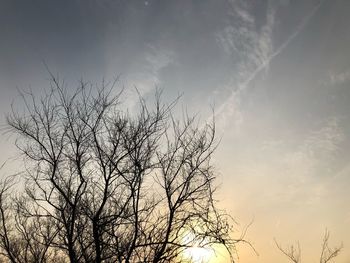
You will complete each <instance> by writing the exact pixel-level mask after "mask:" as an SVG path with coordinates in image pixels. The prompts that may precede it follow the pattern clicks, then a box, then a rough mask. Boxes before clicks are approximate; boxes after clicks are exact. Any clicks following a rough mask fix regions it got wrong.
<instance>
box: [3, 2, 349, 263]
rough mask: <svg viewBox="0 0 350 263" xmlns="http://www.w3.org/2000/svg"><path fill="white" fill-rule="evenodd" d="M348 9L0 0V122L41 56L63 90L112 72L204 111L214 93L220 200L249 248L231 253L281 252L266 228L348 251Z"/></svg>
mask: <svg viewBox="0 0 350 263" xmlns="http://www.w3.org/2000/svg"><path fill="white" fill-rule="evenodd" d="M349 14H350V1H348V0H324V1H319V0H270V1H267V0H266V1H264V0H211V1H209V0H173V1H170V0H158V1H156V0H154V1H153V0H147V1H141V0H139V1H131V0H129V1H126V0H124V1H118V0H99V1H97V0H70V1H64V0H60V1H53V0H52V1H51V0H33V1H25V0H22V1H20V0H0V92H1V93H0V112H1V116H0V118H1V119H0V121H1V123H2V124H3V123H4V122H5V120H4V116H5V114H6V112H8V111H9V110H10V104H11V102H12V101H13V100H16V98H18V92H17V90H16V87H18V88H20V89H22V90H27V89H28V88H31V89H32V90H33V92H34V93H35V94H40V92H42V91H43V90H44V89H45V87H47V86H48V74H47V71H46V69H45V66H44V64H43V61H45V63H46V64H47V65H48V66H49V68H50V70H51V71H53V72H54V73H58V74H59V75H60V77H61V78H62V79H65V80H66V82H67V83H68V84H69V86H71V87H72V88H73V87H75V86H76V84H77V83H78V80H79V79H81V78H84V79H85V80H89V81H91V82H93V83H99V82H100V81H101V80H102V79H103V78H106V79H112V78H113V77H115V76H120V81H119V84H118V85H119V86H125V87H126V93H128V92H129V91H130V93H131V91H132V90H133V87H134V86H136V87H137V88H138V89H139V90H140V92H141V93H142V94H143V95H145V96H147V95H148V94H152V92H153V91H154V89H155V87H157V86H158V87H160V88H163V89H164V96H165V99H166V100H171V99H174V98H175V97H176V96H177V95H178V94H183V96H182V100H181V102H180V106H183V107H186V108H187V110H188V112H190V113H198V114H199V116H200V118H201V119H202V120H204V121H205V120H207V119H208V118H210V112H211V108H210V107H211V105H215V115H216V122H217V127H218V133H219V136H220V137H221V138H222V139H221V145H220V147H219V149H218V151H217V153H216V155H215V160H214V161H215V165H216V167H217V169H218V172H219V183H220V184H221V188H220V192H219V195H218V198H219V199H220V206H222V207H224V208H226V209H227V211H229V212H230V213H231V214H232V215H233V216H234V217H235V218H236V219H237V221H238V222H239V223H240V227H244V226H245V225H247V224H249V223H250V222H251V221H252V220H253V221H254V222H253V225H252V226H251V227H250V228H249V231H248V234H247V238H248V239H249V240H250V241H251V242H252V244H253V245H254V247H255V249H256V250H257V251H258V252H259V256H256V255H255V254H254V253H253V252H252V251H251V250H249V249H247V248H245V247H244V246H240V247H239V255H240V262H244V263H255V262H287V260H285V261H284V257H283V255H282V254H281V253H280V252H279V251H278V250H277V249H276V246H275V244H274V241H273V239H274V238H276V239H277V240H278V241H279V242H280V243H281V244H283V245H287V244H291V243H293V242H296V241H298V240H299V241H300V245H301V248H302V258H303V260H304V262H317V261H318V257H319V251H320V246H321V240H322V236H323V233H324V231H325V229H326V228H327V229H328V230H329V231H330V233H331V240H330V242H331V244H332V245H337V244H339V243H340V242H341V241H343V243H344V250H343V252H342V254H341V255H340V256H339V257H338V260H337V262H338V263H349V262H350V206H349V202H350V190H349V188H350V165H349V164H350V162H349V161H350V103H349V102H350V88H349V84H350V52H349V46H350V15H349ZM127 103H129V105H130V107H132V105H133V98H132V96H131V97H129V99H128V101H127ZM12 139H13V138H10V139H8V136H7V135H6V136H2V138H1V139H0V143H1V149H2V150H1V153H0V161H1V162H4V161H5V160H7V159H8V158H9V157H12V156H14V154H15V152H16V151H15V150H14V147H13V146H12V143H13V140H12ZM8 166H11V162H9V164H8ZM5 168H6V167H5ZM6 169H9V168H6ZM6 169H5V170H3V173H5V172H6ZM222 262H224V261H222Z"/></svg>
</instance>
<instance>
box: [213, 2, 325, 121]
mask: <svg viewBox="0 0 350 263" xmlns="http://www.w3.org/2000/svg"><path fill="white" fill-rule="evenodd" d="M324 1H325V0H321V1H320V2H319V3H318V4H317V5H316V6H315V7H314V8H313V9H312V10H311V12H310V13H309V14H308V15H307V16H305V17H304V19H303V21H302V22H301V23H300V24H299V25H298V26H297V28H296V30H295V31H294V32H293V33H292V34H291V35H289V37H288V38H287V39H286V41H285V42H283V43H282V45H280V46H279V47H278V48H277V49H276V50H275V52H273V53H272V54H271V55H270V56H269V57H268V58H267V59H266V60H265V61H264V62H263V63H261V64H260V65H259V66H258V67H257V68H256V69H255V70H254V71H253V72H252V73H251V74H250V75H249V77H248V78H247V79H246V80H245V81H243V82H242V83H240V84H239V85H238V89H236V90H233V91H232V92H231V95H230V96H229V98H228V99H227V100H226V101H225V102H224V103H223V104H222V105H221V106H220V107H219V108H218V110H217V111H216V112H215V116H216V115H218V114H220V113H221V112H222V111H223V110H224V109H225V107H226V106H227V104H228V103H229V101H230V99H231V98H232V96H235V93H236V92H240V91H243V90H245V89H246V88H247V86H248V84H249V83H250V82H251V81H252V80H254V79H255V78H256V76H257V75H258V74H259V73H260V72H261V71H262V70H264V69H265V68H266V67H267V66H268V65H269V64H270V62H271V61H272V60H273V59H274V58H275V57H276V56H277V55H279V54H280V53H281V52H282V51H283V50H284V49H285V48H286V47H287V46H288V45H289V43H290V42H291V41H292V40H293V39H294V38H295V37H296V36H297V35H298V34H299V33H300V32H301V31H302V30H303V29H304V27H305V26H306V25H307V24H308V23H309V21H310V20H311V18H312V17H313V16H314V15H315V13H316V12H317V11H318V9H319V8H320V7H321V5H322V4H323V2H324Z"/></svg>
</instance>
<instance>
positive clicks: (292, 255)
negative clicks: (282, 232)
mask: <svg viewBox="0 0 350 263" xmlns="http://www.w3.org/2000/svg"><path fill="white" fill-rule="evenodd" d="M328 241H329V231H328V230H326V231H325V234H324V237H323V241H322V248H321V255H320V259H319V262H320V263H328V262H332V260H333V259H334V258H336V257H337V256H338V255H339V253H340V252H341V250H342V248H343V245H340V246H337V247H334V248H330V247H329V244H328ZM275 243H276V246H277V248H278V249H279V250H280V251H281V252H282V253H283V254H284V255H285V256H287V257H288V259H289V260H290V261H292V262H294V263H301V249H300V245H299V243H298V244H297V247H295V246H293V245H291V246H290V247H289V248H282V246H281V245H280V244H278V243H277V241H276V240H275Z"/></svg>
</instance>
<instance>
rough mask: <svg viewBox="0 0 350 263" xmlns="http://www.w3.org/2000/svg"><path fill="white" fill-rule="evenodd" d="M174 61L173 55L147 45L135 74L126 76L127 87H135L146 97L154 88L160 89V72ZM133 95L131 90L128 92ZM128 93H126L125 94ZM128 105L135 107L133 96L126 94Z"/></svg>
mask: <svg viewBox="0 0 350 263" xmlns="http://www.w3.org/2000/svg"><path fill="white" fill-rule="evenodd" d="M174 61H175V56H174V53H173V52H172V51H170V50H167V49H164V48H157V47H155V46H152V45H149V46H148V48H147V50H146V51H145V53H144V56H142V59H141V60H140V61H139V62H138V65H137V67H136V70H135V71H134V72H135V73H130V74H128V75H127V76H126V78H127V84H128V86H133V87H136V88H137V90H138V92H140V94H141V95H146V94H148V93H149V92H151V91H153V90H154V89H155V88H157V87H160V86H161V84H162V82H161V71H162V70H163V69H164V68H166V67H167V66H168V65H170V64H171V63H173V62H174ZM129 92H131V93H133V92H134V91H133V90H129ZM127 93H128V92H127ZM126 95H127V96H126V97H127V100H128V102H127V103H128V104H129V105H130V106H133V105H135V103H136V102H137V100H136V99H135V96H132V95H130V94H126Z"/></svg>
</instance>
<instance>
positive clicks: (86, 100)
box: [0, 76, 242, 263]
mask: <svg viewBox="0 0 350 263" xmlns="http://www.w3.org/2000/svg"><path fill="white" fill-rule="evenodd" d="M51 83H52V86H51V89H50V91H49V93H48V94H46V95H45V96H43V97H42V98H40V99H36V98H35V97H34V96H33V95H32V94H30V93H29V94H24V95H23V101H24V104H25V106H26V112H25V113H21V114H19V113H18V112H17V111H15V110H13V111H12V113H11V114H10V115H9V116H8V118H7V120H8V124H9V131H10V132H11V133H12V132H14V133H17V134H18V135H19V137H18V140H17V142H16V143H17V146H18V148H19V149H20V151H21V152H22V153H23V155H24V157H25V158H24V160H25V163H26V167H27V169H26V171H25V192H24V193H23V195H22V196H21V197H20V198H16V202H14V203H15V206H16V207H6V204H8V202H6V200H5V199H4V198H3V197H1V200H0V208H1V211H4V212H3V213H4V215H2V217H1V219H2V229H1V231H2V233H5V234H2V235H1V242H0V243H1V244H0V247H1V249H2V253H3V255H5V256H6V257H7V258H8V259H9V261H10V262H23V261H20V260H17V259H16V258H14V257H13V254H18V253H17V252H13V250H14V249H16V247H15V245H14V242H11V241H8V240H7V239H8V238H9V236H11V234H10V232H11V233H12V231H13V232H14V234H13V235H14V236H18V237H20V238H21V240H24V241H25V243H26V245H28V246H30V245H31V244H33V247H35V246H34V245H35V244H40V245H42V246H43V248H45V249H46V250H45V251H40V252H35V253H34V252H33V253H32V252H30V253H32V254H35V255H36V254H38V255H40V257H42V258H45V260H47V258H48V259H50V258H51V261H52V257H54V256H56V260H58V258H60V260H68V261H69V262H97V263H98V262H120V263H121V262H125V263H127V262H154V263H156V262H179V261H181V260H182V252H183V251H184V250H186V249H187V248H189V247H192V246H194V245H196V246H199V247H206V248H209V247H210V246H211V245H214V244H220V245H223V246H224V247H225V248H226V249H227V251H228V252H229V253H230V255H231V251H232V249H233V248H234V246H235V244H236V243H237V242H239V241H241V239H242V238H241V237H240V238H238V239H233V238H232V236H231V232H232V222H233V221H232V220H231V218H230V216H228V215H227V214H225V213H224V211H221V210H218V209H217V207H216V202H215V200H214V193H215V184H214V180H215V170H214V168H213V167H212V165H211V162H210V161H211V156H212V154H213V152H214V150H215V149H216V147H217V143H216V141H215V125H214V123H209V124H206V125H205V126H204V127H201V128H200V127H199V126H198V125H197V121H196V120H195V118H190V117H186V119H185V120H184V121H178V120H176V119H175V118H174V117H173V115H172V108H173V106H174V104H175V103H176V101H175V102H174V103H171V104H169V105H166V104H162V103H161V102H160V94H159V93H157V94H156V99H155V104H154V106H153V107H151V108H150V107H148V106H147V105H146V102H145V101H144V100H143V99H142V98H141V97H140V98H139V113H138V114H134V115H132V114H129V113H128V112H127V111H126V110H124V109H123V105H122V104H121V95H120V93H119V94H116V95H113V91H114V89H113V87H114V83H113V84H110V85H109V84H105V83H103V85H102V87H100V88H99V89H98V91H97V92H96V89H94V88H91V87H90V86H89V85H88V84H87V83H84V82H81V83H80V87H79V88H78V89H77V90H76V91H75V92H74V93H73V94H70V93H69V92H68V91H67V90H66V89H65V88H63V85H62V83H61V82H60V81H58V80H57V78H55V77H53V76H52V82H51ZM8 185H9V184H8V183H5V184H4V187H3V188H2V193H3V195H5V193H6V195H7V193H8ZM6 211H11V212H6ZM14 212H15V213H16V216H15V220H13V218H9V217H8V216H7V215H6V213H14ZM14 225H16V226H19V227H17V228H16V229H14ZM10 229H11V230H10ZM32 229H36V230H37V229H43V230H44V229H46V230H45V231H43V233H40V235H39V238H37V237H36V235H37V234H38V232H37V231H36V230H35V231H34V232H33V231H32ZM6 233H7V234H6ZM188 235H190V236H191V238H185V237H186V236H188ZM34 236H35V238H34ZM34 243H35V244H34ZM22 251H23V249H22ZM21 253H22V252H21ZM23 253H24V254H25V255H28V253H29V252H28V253H27V252H23ZM30 253H29V254H30ZM63 255H64V256H63ZM59 256H60V257H59ZM231 259H232V261H233V257H232V255H231ZM35 260H36V259H35ZM35 260H34V262H45V260H42V261H35ZM26 262H29V261H26Z"/></svg>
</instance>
